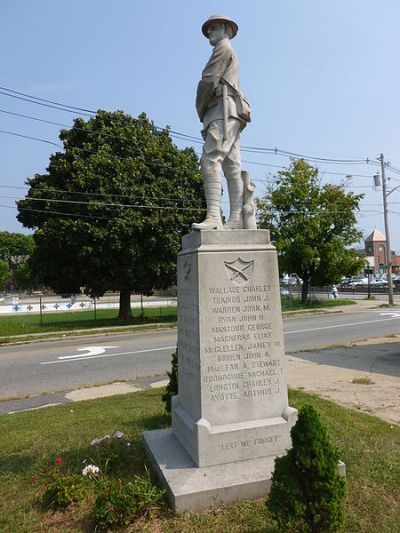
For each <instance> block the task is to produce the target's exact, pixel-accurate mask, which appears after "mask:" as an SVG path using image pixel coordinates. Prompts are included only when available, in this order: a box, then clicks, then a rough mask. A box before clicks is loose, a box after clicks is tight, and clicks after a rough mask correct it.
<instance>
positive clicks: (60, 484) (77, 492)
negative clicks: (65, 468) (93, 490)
mask: <svg viewBox="0 0 400 533" xmlns="http://www.w3.org/2000/svg"><path fill="white" fill-rule="evenodd" d="M85 496H86V488H85V486H84V484H83V482H82V478H81V476H78V475H77V474H69V475H65V476H60V477H58V478H56V479H54V481H52V482H51V483H49V485H48V486H47V488H46V491H45V493H44V494H43V497H42V503H43V505H44V506H45V507H54V508H56V509H58V508H65V507H68V505H71V503H73V502H78V501H80V500H83V498H84V497H85Z"/></svg>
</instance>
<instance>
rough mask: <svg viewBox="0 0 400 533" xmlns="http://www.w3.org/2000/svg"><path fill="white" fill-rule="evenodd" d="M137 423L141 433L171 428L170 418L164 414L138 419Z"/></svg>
mask: <svg viewBox="0 0 400 533" xmlns="http://www.w3.org/2000/svg"><path fill="white" fill-rule="evenodd" d="M138 423H139V424H140V427H141V428H142V430H143V431H152V430H154V429H165V428H169V427H171V416H170V415H167V414H166V413H163V414H157V415H152V416H145V417H143V418H138Z"/></svg>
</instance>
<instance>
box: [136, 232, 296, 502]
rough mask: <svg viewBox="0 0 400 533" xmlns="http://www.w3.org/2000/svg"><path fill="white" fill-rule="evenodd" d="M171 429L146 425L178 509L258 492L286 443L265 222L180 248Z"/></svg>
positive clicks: (290, 417) (274, 282)
mask: <svg viewBox="0 0 400 533" xmlns="http://www.w3.org/2000/svg"><path fill="white" fill-rule="evenodd" d="M178 361H179V363H178V365H179V387H178V388H179V393H178V395H177V396H176V397H174V398H173V402H172V430H161V431H155V432H146V433H144V440H145V444H146V447H147V449H148V452H149V454H150V457H151V458H152V460H153V462H154V464H155V465H156V468H157V470H158V472H159V474H160V477H161V480H162V482H163V484H164V486H166V487H167V490H168V494H169V497H170V500H171V503H172V506H173V508H174V509H175V510H177V511H183V510H195V509H196V510H198V509H201V508H205V507H209V506H211V505H219V504H221V503H228V502H232V501H236V500H240V499H252V498H258V497H264V496H265V495H266V493H267V490H268V487H269V483H270V481H269V480H270V477H271V472H272V469H273V463H274V459H275V457H276V456H277V455H281V454H283V453H285V451H286V450H287V449H288V448H290V446H291V441H290V429H291V427H292V426H293V424H294V423H295V421H296V415H297V411H296V410H295V409H292V408H291V407H289V406H288V398H287V386H286V378H285V354H284V347H283V332H282V317H281V306H280V294H279V275H278V266H277V257H276V250H275V248H274V247H273V246H272V245H271V244H270V240H269V232H268V231H266V230H233V231H226V230H225V231H201V232H196V233H191V234H190V235H187V236H186V237H184V238H183V247H182V251H181V252H180V254H179V255H178Z"/></svg>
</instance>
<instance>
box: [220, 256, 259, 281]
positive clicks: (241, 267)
mask: <svg viewBox="0 0 400 533" xmlns="http://www.w3.org/2000/svg"><path fill="white" fill-rule="evenodd" d="M224 262H225V270H226V273H227V274H228V278H229V279H230V280H231V281H232V282H233V283H235V284H236V285H243V284H244V283H246V282H247V281H249V279H250V276H251V274H252V273H253V270H254V259H253V260H252V261H243V259H240V257H238V258H237V259H235V260H234V261H224Z"/></svg>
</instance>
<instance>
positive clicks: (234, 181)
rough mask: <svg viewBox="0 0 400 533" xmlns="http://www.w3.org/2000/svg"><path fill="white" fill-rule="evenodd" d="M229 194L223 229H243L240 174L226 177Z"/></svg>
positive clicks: (241, 181)
mask: <svg viewBox="0 0 400 533" xmlns="http://www.w3.org/2000/svg"><path fill="white" fill-rule="evenodd" d="M226 181H227V183H228V193H229V207H230V212H229V219H228V222H227V223H226V224H225V225H224V229H243V227H244V226H243V191H244V186H243V180H242V176H241V173H240V170H239V171H238V172H235V173H233V174H229V175H227V176H226Z"/></svg>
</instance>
